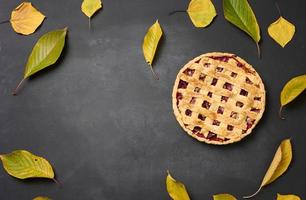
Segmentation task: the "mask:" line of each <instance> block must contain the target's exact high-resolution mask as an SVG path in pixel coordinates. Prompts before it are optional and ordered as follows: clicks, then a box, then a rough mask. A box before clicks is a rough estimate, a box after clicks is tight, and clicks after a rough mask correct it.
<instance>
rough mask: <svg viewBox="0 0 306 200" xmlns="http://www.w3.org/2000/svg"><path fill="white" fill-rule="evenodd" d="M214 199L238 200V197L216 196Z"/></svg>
mask: <svg viewBox="0 0 306 200" xmlns="http://www.w3.org/2000/svg"><path fill="white" fill-rule="evenodd" d="M213 197H214V200H237V199H236V197H234V196H233V195H231V194H216V195H214V196H213Z"/></svg>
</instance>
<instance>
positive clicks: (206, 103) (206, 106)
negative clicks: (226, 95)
mask: <svg viewBox="0 0 306 200" xmlns="http://www.w3.org/2000/svg"><path fill="white" fill-rule="evenodd" d="M202 107H203V108H206V109H209V108H210V103H209V102H208V101H206V100H205V101H203V104H202Z"/></svg>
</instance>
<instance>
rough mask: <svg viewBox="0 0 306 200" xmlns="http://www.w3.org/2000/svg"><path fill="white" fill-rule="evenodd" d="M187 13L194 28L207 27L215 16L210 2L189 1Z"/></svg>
mask: <svg viewBox="0 0 306 200" xmlns="http://www.w3.org/2000/svg"><path fill="white" fill-rule="evenodd" d="M187 13H188V15H189V17H190V19H191V21H192V23H193V24H194V26H195V27H200V28H203V27H206V26H208V25H209V24H210V23H211V22H212V20H213V19H214V17H215V16H216V15H217V13H216V9H215V7H214V5H213V3H212V2H211V0H191V1H190V3H189V7H188V9H187Z"/></svg>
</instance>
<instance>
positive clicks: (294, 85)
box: [279, 75, 306, 117]
mask: <svg viewBox="0 0 306 200" xmlns="http://www.w3.org/2000/svg"><path fill="white" fill-rule="evenodd" d="M305 89H306V75H301V76H297V77H295V78H293V79H291V80H290V81H289V82H288V83H286V85H285V87H284V88H283V90H282V92H281V95H280V102H281V107H280V111H279V114H280V117H281V112H282V108H283V107H284V106H285V105H287V104H288V103H290V102H291V101H293V100H294V99H295V98H296V97H297V96H299V95H300V94H301V93H302V92H303V91H304V90H305Z"/></svg>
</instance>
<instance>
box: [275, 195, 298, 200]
mask: <svg viewBox="0 0 306 200" xmlns="http://www.w3.org/2000/svg"><path fill="white" fill-rule="evenodd" d="M277 200H301V198H300V197H298V196H296V195H293V194H288V195H281V194H277Z"/></svg>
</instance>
